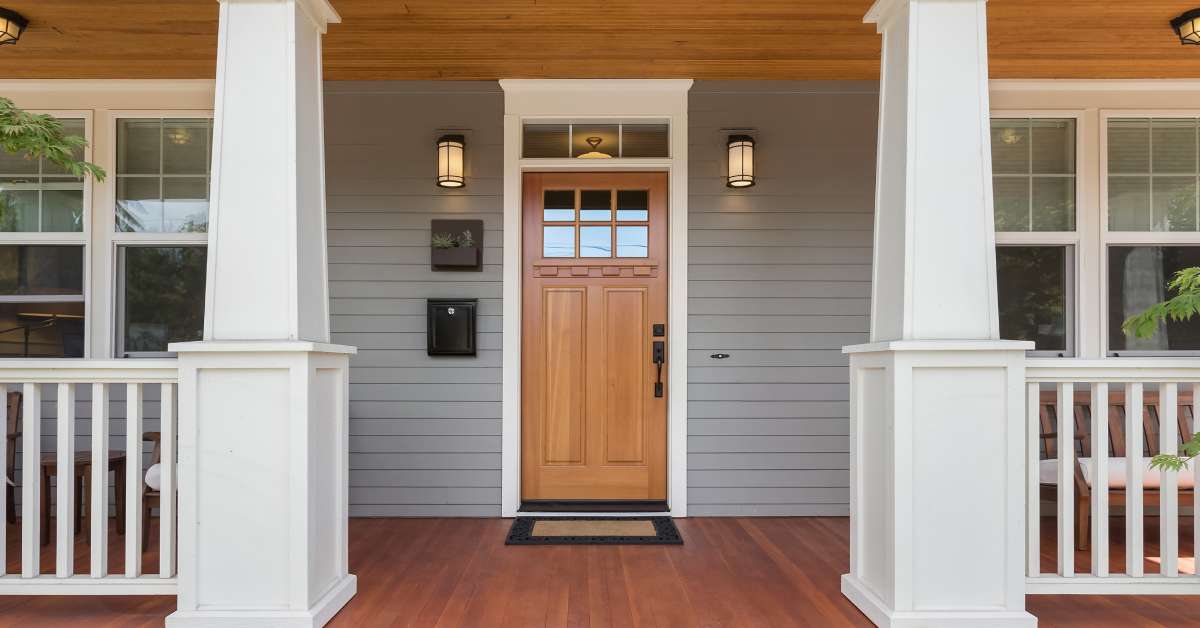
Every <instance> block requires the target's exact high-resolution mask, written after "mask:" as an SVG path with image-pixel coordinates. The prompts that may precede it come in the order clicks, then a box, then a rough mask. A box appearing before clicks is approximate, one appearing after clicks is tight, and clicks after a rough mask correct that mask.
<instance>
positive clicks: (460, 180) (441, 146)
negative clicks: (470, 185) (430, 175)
mask: <svg viewBox="0 0 1200 628" xmlns="http://www.w3.org/2000/svg"><path fill="white" fill-rule="evenodd" d="M465 152H466V144H465V142H464V138H463V136H461V135H443V136H441V137H439V138H438V141H437V153H438V175H437V184H438V187H443V188H461V187H462V186H464V185H466V184H467V179H466V177H464V176H463V161H464V157H465Z"/></svg>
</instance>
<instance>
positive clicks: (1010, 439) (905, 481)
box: [842, 0, 1037, 628]
mask: <svg viewBox="0 0 1200 628" xmlns="http://www.w3.org/2000/svg"><path fill="white" fill-rule="evenodd" d="M985 6H986V5H985V0H879V1H878V2H877V3H876V4H875V6H874V7H872V9H871V11H870V13H868V15H867V21H868V22H871V23H875V24H877V25H878V28H879V32H880V33H882V34H883V67H882V72H881V77H882V80H881V85H880V130H879V161H878V175H877V182H876V184H877V185H876V210H875V260H874V276H873V285H872V291H873V292H872V317H871V343H870V344H867V345H859V346H854V347H846V348H845V352H846V353H849V354H850V370H851V373H850V375H851V383H850V414H851V428H850V432H851V433H850V449H851V456H850V466H851V498H850V500H851V505H850V506H851V556H850V573H849V574H847V575H845V576H843V578H842V592H843V593H844V594H845V595H846V596H847V597H848V598H849V599H850V600H851V601H853V602H854V603H855V604H856V605H857V606H858V607H859V608H860V609H862V611H863V612H864V613H866V615H867V616H868V617H869V618H870V619H871V620H872V621H874V622H875V623H876V624H878V625H880V626H895V627H906V626H912V627H914V628H915V627H916V626H921V627H925V628H928V627H934V628H936V627H945V628H950V627H955V628H962V627H971V626H976V627H982V626H988V627H1007V626H1022V627H1030V626H1035V625H1036V623H1037V620H1036V619H1035V618H1034V617H1033V616H1032V615H1029V614H1028V613H1026V612H1025V579H1024V574H1023V571H1022V567H1023V562H1022V561H1023V557H1024V488H1023V487H1024V484H1023V477H1024V468H1025V467H1024V419H1023V415H1022V411H1023V407H1024V360H1025V354H1024V352H1025V350H1027V349H1031V348H1032V344H1031V343H1024V342H1013V341H1003V340H1000V339H999V332H998V329H999V326H998V322H997V317H998V314H997V307H996V268H995V233H994V227H993V222H992V220H993V218H992V195H991V194H992V186H991V156H990V132H989V119H988V118H989V111H988V110H989V105H988V83H987V78H988V76H987V75H988V72H987V69H988V66H987V34H986V33H987V27H986V14H985Z"/></svg>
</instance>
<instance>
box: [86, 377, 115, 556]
mask: <svg viewBox="0 0 1200 628" xmlns="http://www.w3.org/2000/svg"><path fill="white" fill-rule="evenodd" d="M108 434H109V432H108V385H107V384H92V495H91V499H90V502H91V504H90V507H91V510H92V514H91V517H90V523H91V526H92V533H91V534H92V539H91V546H92V577H93V578H103V577H104V576H107V575H108ZM121 480H122V478H117V479H116V481H118V482H120V481H121ZM120 514H123V513H120ZM120 514H118V516H120Z"/></svg>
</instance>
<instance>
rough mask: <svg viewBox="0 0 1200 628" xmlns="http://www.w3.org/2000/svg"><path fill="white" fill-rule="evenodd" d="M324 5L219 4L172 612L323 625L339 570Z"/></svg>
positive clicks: (186, 364) (344, 407) (343, 575)
mask: <svg viewBox="0 0 1200 628" xmlns="http://www.w3.org/2000/svg"><path fill="white" fill-rule="evenodd" d="M337 21H339V18H338V16H337V13H335V12H334V10H333V8H332V7H331V6H330V5H329V4H328V2H327V0H221V6H220V32H219V35H218V51H217V79H216V123H215V131H214V136H213V167H212V172H213V179H212V194H211V198H212V207H211V216H210V220H209V252H208V283H207V298H206V307H205V324H204V340H203V341H201V342H193V343H181V344H174V345H172V346H171V350H172V351H176V352H178V354H179V475H178V478H179V546H178V547H179V575H178V578H179V608H178V610H177V611H176V612H175V613H174V614H172V615H171V616H170V617H168V618H167V625H168V626H172V627H180V626H187V627H191V626H230V627H232V626H237V627H239V628H242V627H253V626H272V627H278V626H283V627H290V626H296V627H300V626H304V627H310V626H322V625H324V624H325V623H326V622H328V621H329V619H330V618H331V617H333V615H334V614H335V613H337V611H338V610H339V609H340V608H341V607H342V606H343V605H345V604H346V602H347V601H348V600H349V599H350V598H351V597H353V596H354V593H355V590H356V581H355V577H354V576H353V575H350V574H349V573H348V570H347V533H346V529H347V493H348V468H349V467H348V457H349V456H348V442H349V441H348V419H347V417H348V414H349V413H348V409H349V376H348V373H349V368H348V366H349V363H348V361H349V355H350V354H352V353H354V348H352V347H342V346H336V345H331V344H328V342H329V312H328V292H327V287H326V286H327V284H328V270H327V266H326V239H325V189H324V171H325V168H324V166H325V163H324V139H323V131H322V125H323V114H322V85H321V35H322V34H323V33H324V32H325V28H326V25H327V24H330V23H334V22H337Z"/></svg>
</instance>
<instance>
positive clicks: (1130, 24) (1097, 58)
mask: <svg viewBox="0 0 1200 628" xmlns="http://www.w3.org/2000/svg"><path fill="white" fill-rule="evenodd" d="M333 2H334V5H335V6H336V8H337V10H338V11H339V12H340V13H341V15H342V17H343V23H342V24H339V25H334V26H332V27H331V28H330V31H329V35H328V36H327V38H326V49H325V54H326V61H325V72H326V77H327V78H329V79H357V80H384V79H497V78H567V77H573V78H627V77H647V78H657V77H686V78H698V79H874V78H877V77H878V75H879V60H878V59H879V46H880V42H879V38H878V37H877V36H876V35H875V32H874V29H873V27H871V26H870V25H864V24H862V16H863V14H864V13H865V12H866V10H867V8H868V7H869V6H870V4H871V0H703V1H701V0H333ZM1195 5H1200V0H992V1H991V2H990V3H989V6H988V10H989V13H990V29H989V30H990V38H991V61H992V65H991V68H992V76H993V77H995V78H1167V77H1171V78H1200V47H1195V46H1188V47H1185V46H1181V45H1179V43H1178V40H1177V39H1176V38H1175V37H1174V34H1173V33H1172V32H1171V30H1170V27H1169V25H1168V22H1169V20H1170V18H1172V17H1174V16H1175V15H1178V14H1179V13H1182V12H1183V11H1185V10H1187V9H1190V8H1192V7H1193V6H1195ZM0 6H4V7H7V8H10V9H14V10H16V11H18V12H20V13H22V14H24V15H25V16H26V17H28V18H30V20H31V21H32V25H31V27H30V28H29V30H28V31H27V32H26V34H25V35H24V36H23V37H22V38H21V41H20V42H19V44H18V45H16V46H4V47H0V78H211V77H212V76H213V68H214V59H215V45H216V28H217V26H216V20H217V2H216V1H215V0H101V1H97V0H0Z"/></svg>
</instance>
